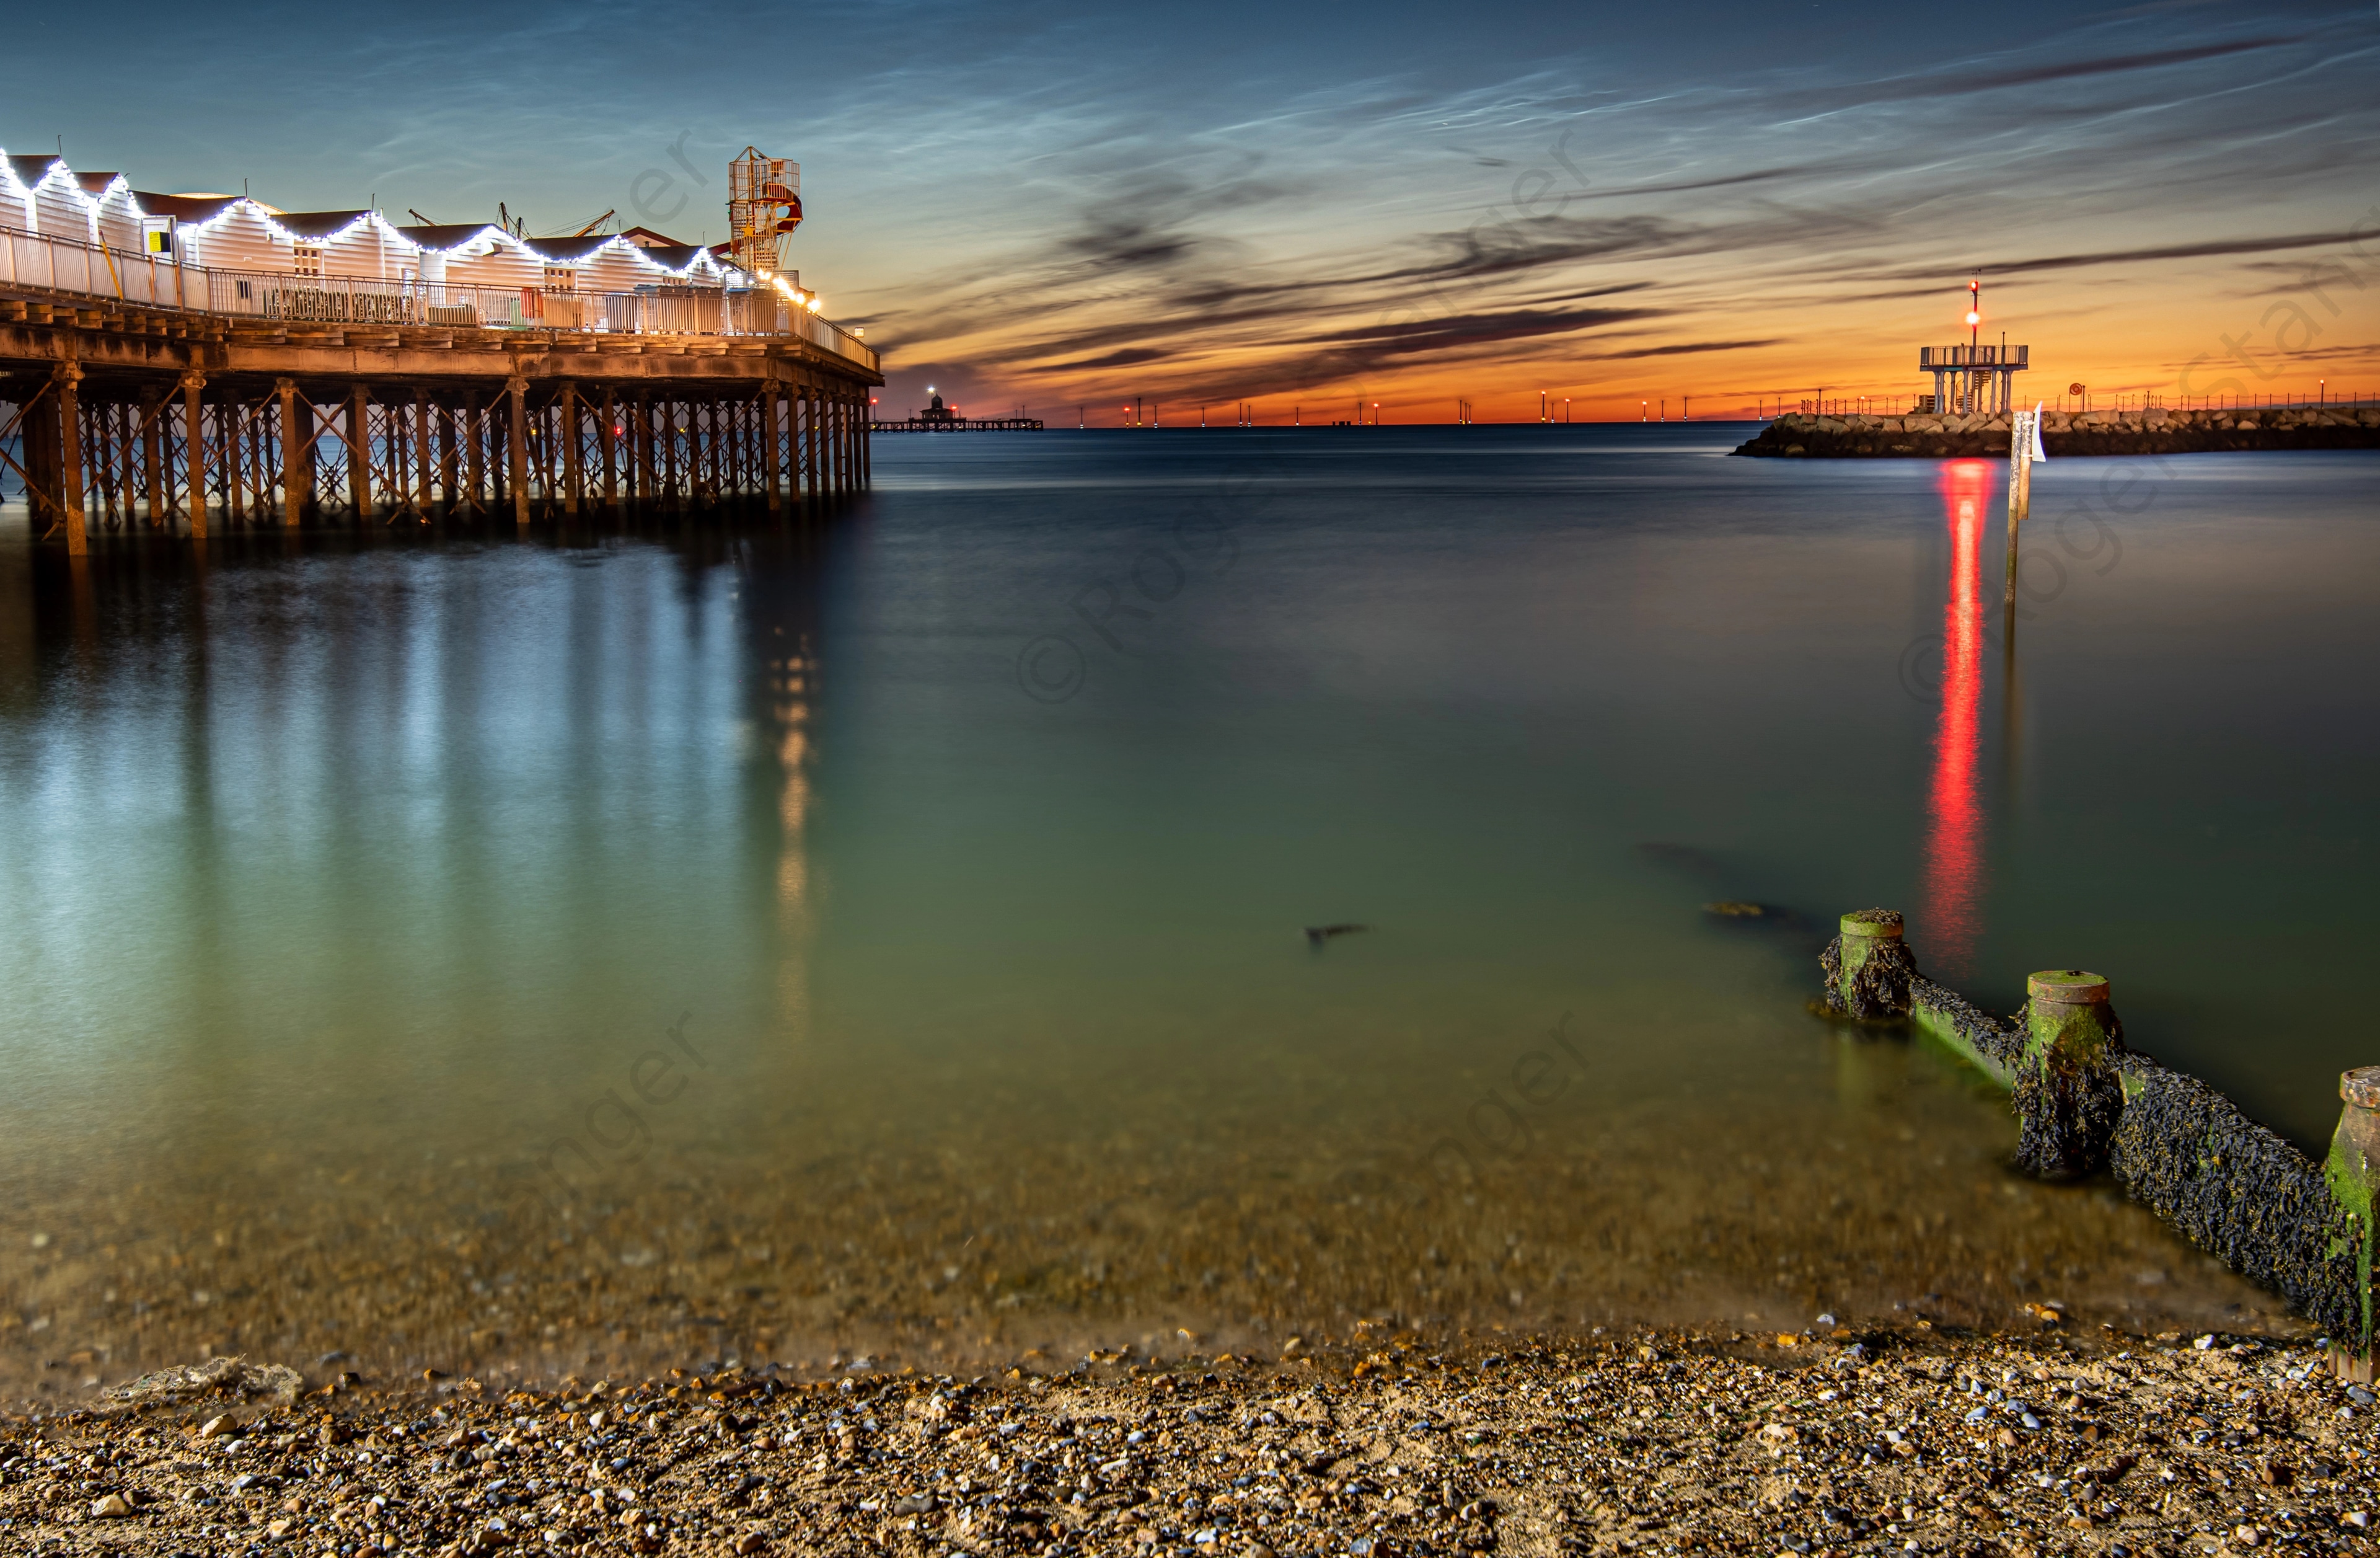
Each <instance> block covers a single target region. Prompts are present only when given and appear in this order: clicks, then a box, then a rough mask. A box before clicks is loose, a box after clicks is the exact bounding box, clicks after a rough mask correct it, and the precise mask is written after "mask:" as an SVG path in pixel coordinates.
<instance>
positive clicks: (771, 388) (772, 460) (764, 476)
mask: <svg viewBox="0 0 2380 1558" xmlns="http://www.w3.org/2000/svg"><path fill="white" fill-rule="evenodd" d="M778 407H779V402H778V398H777V381H776V380H774V379H771V380H770V381H769V382H768V383H766V384H763V385H762V386H761V388H760V481H761V484H762V485H763V486H765V487H767V488H768V489H769V512H770V513H771V514H780V513H783V511H784V503H783V498H782V497H781V496H780V495H779V494H778V492H777V423H778V421H779V420H781V419H780V416H779V411H778Z"/></svg>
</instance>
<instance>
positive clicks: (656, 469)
mask: <svg viewBox="0 0 2380 1558" xmlns="http://www.w3.org/2000/svg"><path fill="white" fill-rule="evenodd" d="M800 178H801V172H800V168H799V166H798V164H794V163H792V162H789V161H786V160H784V159H782V158H770V157H763V156H761V155H760V154H759V152H757V151H753V150H750V149H747V151H746V152H745V155H744V156H743V157H742V158H741V159H739V160H738V161H737V162H736V163H735V164H732V165H731V168H730V177H729V195H730V201H729V208H728V216H729V223H728V230H729V234H730V237H729V239H728V241H727V242H726V243H723V244H720V245H717V246H714V247H710V248H704V247H700V246H696V245H691V244H683V243H679V242H676V241H675V240H674V239H671V238H669V237H664V236H662V235H661V234H657V233H652V232H650V231H648V230H646V229H644V228H632V229H629V230H627V231H625V232H615V233H612V234H608V235H606V234H603V233H601V232H600V231H599V230H598V229H600V228H601V226H602V225H603V224H604V222H605V220H607V219H608V218H609V217H610V216H611V214H612V213H608V212H607V213H604V216H603V217H600V218H598V219H597V220H596V221H594V222H591V223H589V224H588V225H586V226H585V227H584V228H582V229H580V230H579V231H578V232H577V233H576V234H574V235H569V236H565V237H529V236H528V233H527V231H526V224H523V223H520V222H517V221H516V220H514V219H512V218H511V217H510V216H509V213H504V219H503V220H500V221H497V222H486V223H465V224H451V223H438V222H433V221H431V220H429V219H428V218H427V217H425V216H424V215H423V214H422V213H419V212H410V213H407V214H408V215H410V216H411V217H413V219H414V220H413V222H412V223H411V224H410V225H397V224H395V223H392V222H390V221H389V220H388V219H387V218H386V217H385V216H383V214H382V213H380V212H379V211H377V210H352V211H329V212H286V211H282V210H279V209H277V208H275V207H273V206H270V205H267V204H265V203H264V202H262V201H257V200H252V199H250V198H249V197H247V196H244V195H242V196H231V195H161V194H150V193H143V192H140V191H136V190H135V189H133V188H132V187H131V185H130V184H129V182H128V181H127V180H126V179H125V178H124V177H123V176H120V175H117V174H114V173H82V174H78V173H76V172H74V171H73V170H72V169H70V168H68V167H67V164H66V163H65V161H64V159H62V158H59V157H55V156H48V155H38V156H9V155H7V154H6V153H5V152H0V482H4V483H5V484H6V486H16V485H18V484H21V485H22V487H23V488H24V490H25V496H26V500H27V502H28V503H29V505H30V507H31V510H32V523H33V529H34V532H35V534H36V535H40V536H43V537H51V538H61V539H63V541H64V542H65V544H66V545H67V549H68V550H69V551H70V552H75V553H80V552H83V551H85V550H87V549H88V546H89V537H90V534H91V530H92V529H119V528H120V529H135V528H142V529H154V530H160V531H170V532H175V533H187V534H188V535H190V536H192V537H194V538H198V537H204V536H205V535H206V534H207V533H208V531H209V529H210V528H211V527H212V526H217V525H235V526H238V525H246V526H256V527H264V526H273V527H276V528H296V527H300V526H304V525H307V524H310V523H314V522H317V521H321V520H328V519H331V518H334V517H336V518H344V519H346V520H348V521H350V522H357V523H360V522H362V521H363V520H366V519H374V520H382V521H385V522H391V523H394V522H397V521H414V522H428V521H430V520H431V519H433V518H434V519H438V520H442V521H453V522H466V521H470V520H474V519H484V520H496V521H502V522H510V523H514V524H517V525H527V524H528V523H529V522H530V521H531V520H532V519H534V518H543V517H564V516H575V515H580V514H585V513H589V512H593V511H600V510H601V509H610V510H613V511H615V512H617V511H621V510H625V508H627V507H629V506H630V505H635V506H637V507H638V508H641V509H646V510H652V509H660V510H663V511H669V512H679V513H683V512H686V511H689V510H696V509H708V508H711V507H714V506H718V505H723V504H726V503H727V502H729V501H730V500H747V499H748V500H755V501H758V500H765V501H766V503H767V505H768V507H769V508H770V509H771V511H772V512H773V511H777V510H780V509H781V508H782V507H783V505H784V504H785V503H786V502H788V501H793V502H800V501H804V500H824V499H828V498H832V497H833V496H836V495H838V494H842V493H853V492H856V491H859V490H861V489H863V488H865V487H866V486H867V485H868V421H869V419H868V391H869V390H870V389H871V388H873V387H874V386H877V385H880V384H881V383H883V382H884V377H883V373H882V371H881V364H880V359H879V358H878V356H877V353H876V351H875V350H874V349H873V348H872V347H869V346H868V344H867V343H866V341H865V340H863V339H862V338H861V337H862V335H863V333H862V332H861V331H858V330H855V329H846V328H844V327H843V326H841V325H837V324H835V323H832V322H831V321H829V320H828V319H827V318H826V317H825V316H824V315H823V314H822V313H821V312H820V300H819V298H818V297H817V295H816V294H815V293H813V292H810V291H807V290H805V289H804V287H803V286H802V285H801V277H800V274H799V273H798V272H794V271H789V270H786V269H784V268H783V263H782V261H783V246H784V244H785V242H786V240H787V239H788V238H789V237H791V235H792V234H793V232H794V229H795V227H796V226H797V225H799V224H800V222H801V219H802V208H801V196H800Z"/></svg>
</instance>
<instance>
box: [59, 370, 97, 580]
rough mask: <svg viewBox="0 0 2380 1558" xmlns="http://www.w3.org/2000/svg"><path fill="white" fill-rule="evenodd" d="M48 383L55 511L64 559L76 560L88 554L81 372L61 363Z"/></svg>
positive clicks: (89, 537)
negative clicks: (53, 419) (60, 519)
mask: <svg viewBox="0 0 2380 1558" xmlns="http://www.w3.org/2000/svg"><path fill="white" fill-rule="evenodd" d="M51 383H55V385H56V386H57V389H56V392H55V396H54V401H53V403H54V404H55V407H56V408H57V418H58V436H57V440H56V450H57V456H56V457H57V462H58V492H57V499H58V509H59V511H60V512H61V513H63V514H64V515H65V516H66V520H67V556H69V557H80V556H83V555H84V554H87V553H89V552H90V551H91V531H90V529H89V528H88V527H87V526H86V525H85V524H84V522H83V512H82V397H81V395H80V393H79V391H78V390H77V388H76V386H77V385H79V384H80V383H82V369H81V368H80V367H79V366H78V365H77V364H75V363H73V362H70V361H69V362H61V363H59V364H58V365H57V367H56V368H55V370H53V371H52V373H51Z"/></svg>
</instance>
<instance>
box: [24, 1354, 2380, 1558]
mask: <svg viewBox="0 0 2380 1558" xmlns="http://www.w3.org/2000/svg"><path fill="white" fill-rule="evenodd" d="M1831 1318H1832V1317H1829V1316H1821V1317H1819V1323H1817V1324H1815V1325H1812V1326H1810V1327H1806V1328H1804V1329H1803V1330H1801V1331H1798V1332H1792V1333H1759V1334H1753V1333H1742V1332H1728V1333H1705V1332H1677V1331H1639V1332H1634V1333H1629V1334H1616V1333H1615V1334H1607V1335H1603V1336H1592V1335H1590V1336H1585V1337H1580V1338H1573V1339H1571V1340H1569V1341H1567V1342H1557V1341H1554V1340H1551V1339H1548V1340H1545V1341H1535V1342H1531V1341H1523V1340H1519V1339H1512V1340H1508V1341H1506V1342H1505V1343H1504V1344H1503V1346H1504V1350H1502V1351H1494V1352H1484V1351H1476V1350H1474V1351H1468V1352H1463V1353H1455V1352H1427V1351H1425V1350H1423V1349H1424V1346H1425V1345H1426V1344H1425V1343H1424V1342H1423V1340H1422V1339H1421V1338H1420V1337H1418V1336H1415V1335H1414V1334H1411V1333H1404V1334H1387V1333H1383V1334H1378V1335H1373V1336H1362V1335H1358V1336H1356V1337H1354V1338H1350V1339H1348V1340H1347V1341H1346V1342H1345V1343H1343V1344H1342V1345H1335V1346H1330V1347H1327V1348H1321V1349H1318V1351H1317V1353H1315V1354H1312V1355H1309V1354H1307V1353H1306V1352H1305V1348H1304V1345H1303V1344H1302V1343H1301V1342H1300V1341H1299V1340H1297V1339H1291V1340H1290V1341H1288V1342H1286V1343H1284V1344H1283V1345H1282V1347H1281V1350H1280V1352H1279V1353H1278V1354H1277V1355H1275V1356H1271V1357H1261V1358H1260V1357H1248V1356H1234V1355H1232V1354H1228V1353H1220V1354H1216V1355H1213V1356H1206V1355H1202V1354H1199V1353H1197V1352H1196V1351H1195V1350H1194V1351H1188V1352H1184V1353H1183V1354H1181V1355H1179V1356H1176V1357H1170V1358H1167V1359H1164V1360H1162V1361H1160V1360H1156V1359H1147V1360H1143V1359H1139V1358H1135V1357H1133V1356H1132V1355H1131V1354H1129V1353H1123V1354H1117V1353H1101V1352H1094V1353H1092V1354H1090V1355H1088V1356H1087V1357H1083V1358H1081V1359H1078V1360H1052V1359H1049V1358H1046V1357H1035V1358H1027V1359H1021V1360H1019V1361H1018V1362H1017V1363H1016V1364H1015V1365H1014V1366H1013V1367H1011V1368H1009V1369H1004V1370H1001V1371H999V1372H995V1373H990V1374H983V1375H974V1376H968V1377H965V1378H962V1377H959V1376H956V1375H950V1374H929V1373H923V1372H917V1371H915V1370H913V1369H902V1370H900V1371H897V1372H892V1371H885V1370H881V1369H877V1368H875V1367H873V1363H872V1360H868V1359H855V1360H853V1361H852V1362H851V1363H849V1364H846V1365H844V1367H843V1368H841V1369H837V1370H836V1371H834V1372H833V1373H832V1374H831V1375H820V1376H817V1377H807V1378H805V1377H802V1376H801V1375H800V1374H799V1373H798V1372H797V1371H795V1370H792V1369H783V1368H782V1367H779V1366H774V1365H771V1366H766V1367H761V1368H758V1369H755V1368H751V1367H748V1366H741V1365H739V1366H737V1367H735V1368H733V1369H722V1370H719V1371H716V1372H714V1373H711V1374H710V1375H708V1376H706V1375H702V1374H696V1373H689V1372H687V1371H685V1370H676V1369H674V1370H669V1371H666V1372H665V1373H662V1374H660V1375H657V1376H655V1377H652V1378H649V1379H640V1380H633V1381H629V1380H579V1379H575V1378H573V1379H565V1380H563V1381H561V1382H556V1383H555V1384H554V1385H553V1386H552V1387H551V1388H536V1389H514V1390H501V1389H497V1388H494V1387H492V1386H490V1385H488V1384H487V1383H485V1382H482V1381H480V1380H478V1379H475V1378H462V1379H434V1378H433V1379H427V1380H423V1379H408V1380H378V1379H371V1378H368V1377H364V1376H361V1375H358V1373H356V1372H354V1371H352V1370H341V1369H313V1370H310V1371H306V1372H303V1373H301V1372H300V1371H298V1370H297V1369H290V1368H287V1367H285V1366H280V1365H274V1364H270V1363H262V1362H260V1361H258V1360H227V1359H225V1360H214V1361H212V1362H211V1363H210V1364H208V1365H206V1366H204V1367H198V1368H189V1367H185V1368H178V1369H161V1370H155V1371H152V1373H151V1374H148V1375H145V1376H142V1377H141V1378H140V1379H138V1380H135V1381H132V1382H127V1383H126V1384H124V1385H122V1386H118V1387H115V1388H114V1389H113V1390H111V1391H110V1392H108V1393H107V1394H105V1395H104V1396H103V1397H102V1398H100V1400H99V1401H98V1402H97V1403H96V1404H94V1405H92V1406H88V1407H82V1406H78V1407H76V1408H74V1409H71V1410H67V1411H65V1412H51V1413H46V1414H42V1415H34V1416H18V1417H14V1418H10V1419H8V1420H7V1421H6V1424H5V1426H0V1548H6V1551H9V1552H48V1553H68V1552H71V1553H101V1552H111V1553H142V1554H150V1553H154V1554H179V1553H191V1554H199V1553H206V1554H213V1553H260V1554H261V1553H282V1552H286V1553H292V1554H295V1553H318V1554H340V1555H346V1558H353V1555H358V1554H421V1555H429V1554H440V1555H445V1554H472V1553H482V1552H503V1551H544V1552H581V1553H631V1552H633V1553H654V1552H686V1553H750V1552H786V1553H820V1554H844V1553H849V1554H900V1555H904V1558H909V1555H917V1558H929V1555H930V1558H945V1555H956V1554H969V1555H974V1554H1027V1553H1029V1554H1037V1555H1038V1554H1050V1555H1056V1554H1075V1553H1081V1554H1095V1553H1098V1554H1118V1555H1132V1558H1157V1555H1159V1554H1183V1555H1186V1558H1208V1555H1236V1558H1265V1555H1267V1554H1275V1555H1286V1554H1301V1555H1305V1554H1312V1555H1317V1558H1335V1555H1340V1554H1347V1555H1350V1558H1395V1555H1402V1554H1415V1555H1423V1554H1456V1553H1466V1552H1505V1553H1528V1554H1538V1553H1544V1554H1552V1553H1573V1552H1574V1553H1598V1554H1600V1553H1626V1552H1646V1553H1671V1552H1715V1553H1716V1552H1727V1553H1752V1554H1760V1553H1791V1554H1812V1553H1815V1554H1825V1555H1830V1558H1831V1555H1848V1554H1854V1553H1858V1554H1871V1553H1872V1554H1884V1553H1897V1552H1924V1553H1954V1554H1961V1555H1969V1554H1973V1555H1985V1554H2001V1553H2005V1554H2008V1555H2010V1558H2033V1555H2034V1554H2043V1553H2053V1552H2056V1553H2106V1554H2109V1555H2110V1558H2131V1555H2133V1554H2180V1553H2184V1552H2192V1553H2222V1552H2252V1551H2286V1552H2364V1551H2368V1550H2369V1544H2370V1537H2369V1534H2368V1533H2369V1531H2370V1528H2371V1522H2372V1520H2373V1519H2374V1512H2375V1510H2380V1489H2375V1487H2374V1458H2373V1457H2374V1446H2375V1439H2374V1431H2373V1428H2374V1417H2373V1411H2374V1397H2373V1395H2372V1394H2371V1393H2370V1392H2369V1391H2367V1390H2364V1389H2363V1388H2362V1387H2361V1386H2356V1385H2350V1384H2347V1383H2343V1382H2340V1381H2338V1379H2336V1378H2335V1377H2334V1375H2333V1373H2332V1371H2331V1370H2330V1369H2329V1368H2328V1366H2327V1364H2326V1362H2325V1357H2324V1355H2323V1353H2322V1352H2321V1351H2320V1350H2319V1349H2318V1348H2317V1347H2316V1346H2315V1345H2313V1344H2311V1343H2306V1342H2286V1341H2275V1340H2273V1339H2269V1338H2255V1337H2246V1338H2240V1337H2231V1336H2225V1335H2217V1334H2213V1333H2207V1334H2203V1335H2200V1336H2196V1337H2190V1336H2185V1335H2180V1334H2176V1333H2167V1334H2164V1335H2159V1336H2140V1337H2133V1336H2126V1335H2122V1334H2120V1333H2114V1332H2112V1331H2105V1330H2103V1331H2101V1332H2099V1333H2095V1334H2094V1335H2090V1336H2083V1335H2069V1334H2067V1333H2065V1332H2064V1330H2063V1328H2062V1322H2057V1321H2048V1322H2045V1329H2044V1330H2043V1332H2042V1333H2041V1334H2039V1335H2000V1336H1989V1335H1958V1336H1953V1335H1944V1334H1939V1333H1932V1332H1928V1331H1925V1330H1901V1331H1875V1330H1867V1331H1858V1332H1854V1331H1853V1330H1851V1329H1849V1328H1844V1327H1840V1326H1833V1325H1830V1324H1828V1321H1830V1320H1831Z"/></svg>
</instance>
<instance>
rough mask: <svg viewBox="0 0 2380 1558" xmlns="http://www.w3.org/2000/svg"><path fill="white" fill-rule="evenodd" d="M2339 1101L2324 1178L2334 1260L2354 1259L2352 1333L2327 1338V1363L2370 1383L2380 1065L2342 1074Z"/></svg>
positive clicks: (2379, 1146)
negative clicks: (2330, 1202)
mask: <svg viewBox="0 0 2380 1558" xmlns="http://www.w3.org/2000/svg"><path fill="white" fill-rule="evenodd" d="M2338 1096H2339V1097H2340V1098H2341V1099H2342V1100H2344V1101H2345V1104H2346V1106H2345V1107H2344V1108H2342V1109H2340V1110H2339V1112H2338V1131H2337V1132H2335V1133H2334V1134H2333V1135H2332V1137H2331V1138H2330V1159H2329V1161H2328V1162H2325V1163H2324V1164H2323V1177H2324V1178H2325V1179H2326V1180H2327V1181H2329V1184H2330V1194H2331V1197H2332V1199H2334V1200H2336V1201H2337V1202H2338V1210H2339V1211H2340V1212H2341V1213H2342V1214H2343V1215H2342V1216H2341V1218H2340V1221H2339V1224H2338V1230H2337V1232H2336V1233H2335V1234H2334V1235H2333V1237H2334V1239H2335V1240H2336V1241H2338V1243H2340V1244H2344V1245H2346V1246H2348V1247H2349V1248H2344V1249H2340V1248H2333V1249H2332V1251H2331V1253H2332V1254H2333V1255H2335V1256H2336V1255H2351V1256H2352V1257H2353V1258H2354V1260H2355V1297H2356V1307H2357V1310H2358V1313H2357V1316H2356V1320H2357V1326H2356V1333H2355V1334H2354V1335H2353V1336H2352V1337H2349V1338H2346V1339H2344V1340H2342V1339H2340V1338H2338V1336H2336V1335H2334V1336H2333V1337H2332V1339H2331V1362H2332V1364H2333V1366H2334V1367H2335V1368H2336V1369H2338V1372H2339V1373H2340V1374H2341V1375H2343V1376H2345V1377H2346V1378H2348V1379H2350V1380H2354V1381H2356V1382H2360V1383H2362V1384H2370V1383H2371V1382H2372V1229H2373V1200H2374V1197H2373V1186H2374V1180H2375V1179H2380V1065H2365V1066H2359V1067H2357V1068H2356V1069H2355V1070H2353V1071H2348V1072H2342V1073H2340V1075H2339V1078H2338Z"/></svg>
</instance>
